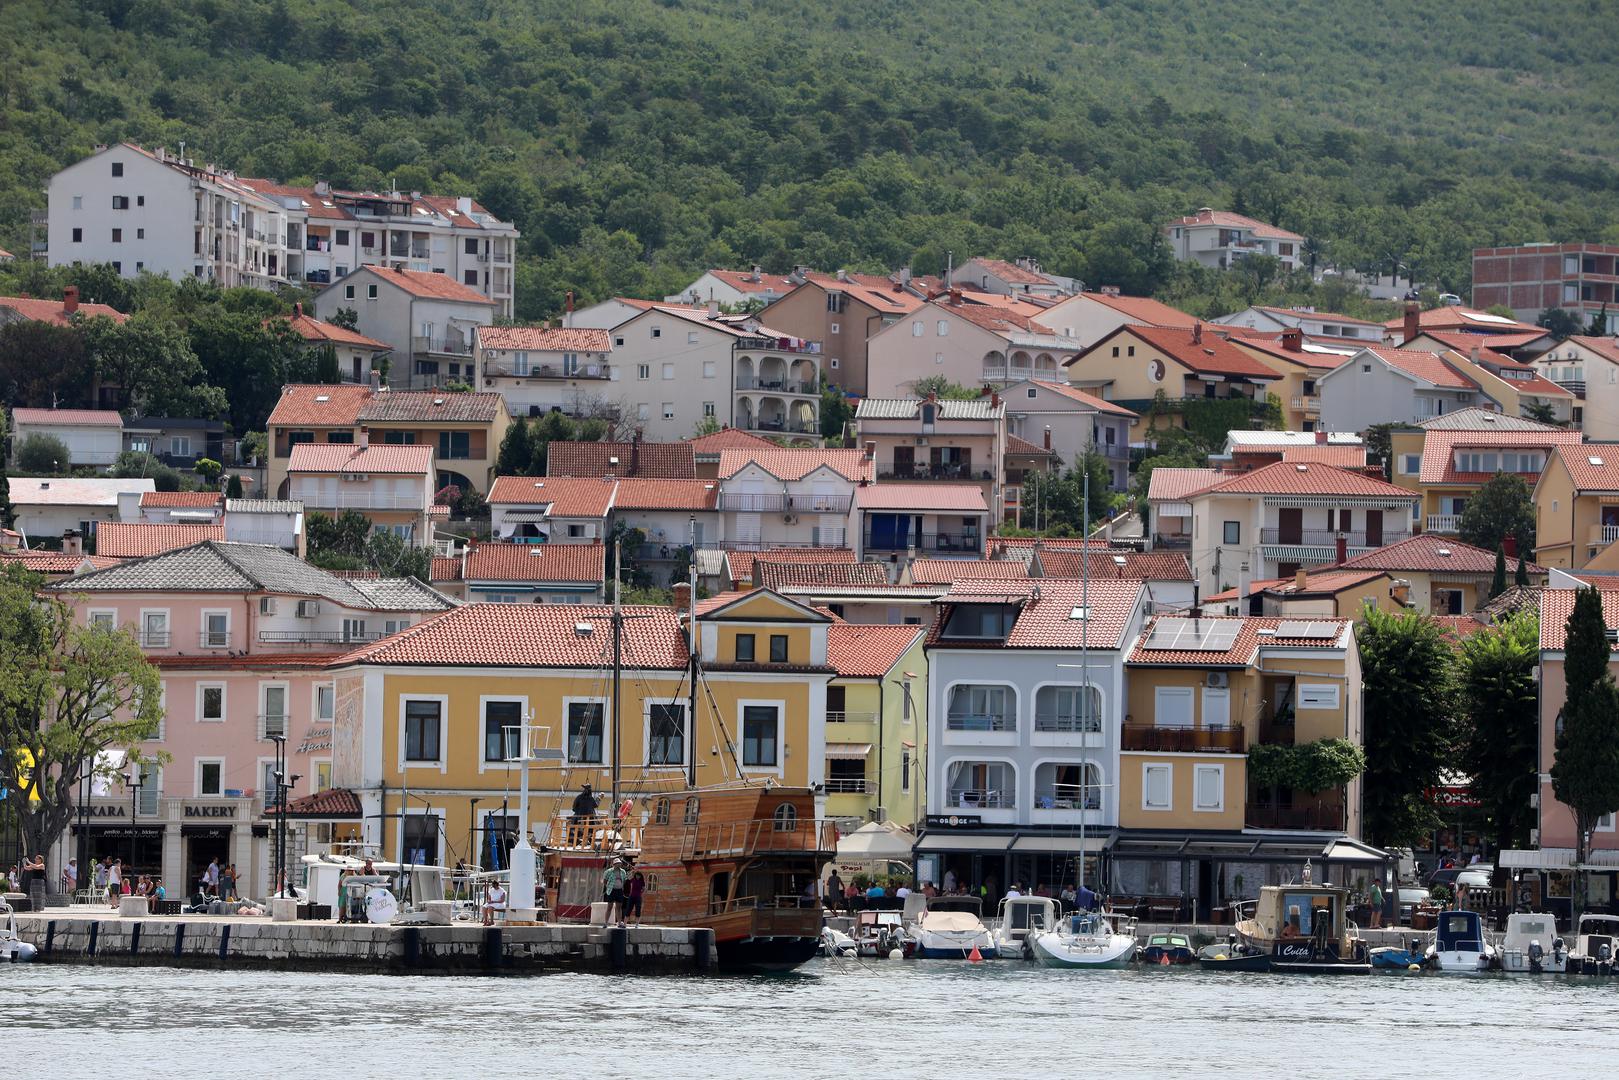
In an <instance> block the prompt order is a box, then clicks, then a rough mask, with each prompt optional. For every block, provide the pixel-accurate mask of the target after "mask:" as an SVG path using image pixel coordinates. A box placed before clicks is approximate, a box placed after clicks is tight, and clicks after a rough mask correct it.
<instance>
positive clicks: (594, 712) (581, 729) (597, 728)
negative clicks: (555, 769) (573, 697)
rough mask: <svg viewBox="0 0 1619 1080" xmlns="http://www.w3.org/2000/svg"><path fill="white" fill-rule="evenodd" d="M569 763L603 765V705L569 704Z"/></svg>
mask: <svg viewBox="0 0 1619 1080" xmlns="http://www.w3.org/2000/svg"><path fill="white" fill-rule="evenodd" d="M568 761H569V762H571V763H575V764H582V765H600V764H602V761H603V758H602V703H601V702H599V701H570V702H568Z"/></svg>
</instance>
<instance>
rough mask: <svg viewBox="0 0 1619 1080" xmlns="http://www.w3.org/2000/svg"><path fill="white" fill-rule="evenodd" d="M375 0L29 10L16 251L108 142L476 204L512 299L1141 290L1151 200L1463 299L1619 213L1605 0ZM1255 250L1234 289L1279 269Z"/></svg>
mask: <svg viewBox="0 0 1619 1080" xmlns="http://www.w3.org/2000/svg"><path fill="white" fill-rule="evenodd" d="M379 10H380V9H378V8H377V7H376V6H375V5H371V4H361V3H358V2H357V0H235V2H231V3H222V2H220V0H81V2H79V3H76V4H72V5H68V4H61V3H52V2H50V0H11V2H10V3H8V4H7V5H6V33H5V35H4V38H3V40H0V70H4V71H5V72H6V79H5V80H4V81H3V83H0V244H3V245H4V246H6V247H9V248H12V249H13V250H16V249H17V248H18V247H19V246H21V245H22V244H23V243H24V242H25V240H26V220H27V218H26V211H27V210H28V209H29V208H31V207H35V206H38V205H39V204H40V195H39V189H40V187H41V185H42V184H43V183H44V182H45V179H46V178H47V177H48V176H49V175H50V173H51V172H52V171H53V170H54V169H56V168H58V167H60V166H61V165H63V164H65V163H67V162H70V161H73V160H75V159H76V158H78V157H80V156H81V155H83V154H84V153H86V152H87V151H88V150H89V149H90V147H91V146H92V145H93V144H94V143H96V142H105V141H110V140H113V139H117V138H128V139H132V140H136V141H139V142H142V143H146V144H151V145H158V144H163V145H167V146H170V147H174V146H176V145H177V144H178V143H179V142H180V141H181V140H185V141H186V143H187V146H188V148H189V150H190V152H191V153H193V154H194V155H195V156H196V157H197V159H198V160H211V161H217V162H221V163H228V164H230V165H232V166H234V167H235V168H236V169H238V170H239V171H240V172H242V173H244V174H248V175H260V176H270V177H275V178H279V179H283V180H288V181H300V180H311V179H315V178H324V179H328V180H331V181H333V182H334V183H338V184H343V185H352V186H382V185H384V184H387V183H389V182H390V181H391V182H392V183H394V184H396V185H397V186H398V187H400V188H402V189H406V190H409V189H420V190H435V191H440V192H444V193H447V194H463V193H466V194H473V195H476V196H477V197H478V198H480V199H481V200H482V201H483V202H484V203H485V204H486V205H487V206H489V207H490V209H492V210H493V211H495V212H496V213H498V214H501V215H502V216H505V217H509V218H511V219H513V220H515V221H516V222H517V223H518V225H519V226H520V227H521V228H522V230H523V233H524V239H523V243H522V255H521V262H520V264H519V268H518V291H517V298H518V304H519V315H520V316H523V317H539V316H543V315H547V314H551V313H554V312H556V311H558V310H560V308H561V305H562V298H563V293H564V292H565V290H567V289H573V290H575V291H576V293H577V295H578V296H579V298H580V299H581V301H583V302H589V301H591V300H595V299H598V298H600V297H602V296H605V295H608V294H610V293H614V292H629V293H639V294H642V295H657V294H662V293H665V292H668V291H671V290H672V289H673V288H675V287H678V286H679V285H681V284H684V282H685V281H686V280H689V279H690V276H691V273H692V271H693V270H695V269H697V268H699V267H702V266H706V265H715V264H731V265H746V264H748V263H753V262H757V263H761V264H764V265H765V266H767V267H769V268H771V269H775V270H780V269H783V268H785V267H786V266H788V265H790V264H792V263H795V262H804V263H810V264H814V265H818V266H821V267H824V268H834V267H839V266H851V267H870V268H875V267H891V266H896V265H899V264H902V263H905V262H907V261H908V262H910V263H911V264H912V265H913V266H914V267H915V268H916V269H917V271H918V272H925V273H931V272H937V271H939V270H941V269H942V268H943V267H944V265H945V261H946V258H947V253H951V252H953V253H954V254H955V256H956V257H957V259H960V258H963V257H965V256H966V255H968V254H973V253H988V254H994V255H1001V256H1007V255H1024V254H1026V255H1032V256H1035V257H1037V258H1039V259H1040V260H1041V261H1042V263H1043V264H1044V265H1045V266H1046V267H1047V268H1048V269H1051V270H1053V271H1056V272H1059V273H1064V274H1072V275H1075V276H1077V277H1080V278H1082V279H1084V280H1086V281H1089V282H1093V283H1104V282H1105V283H1112V284H1118V285H1120V286H1123V287H1124V288H1126V289H1127V290H1129V291H1133V292H1148V291H1152V290H1154V289H1158V288H1160V287H1163V286H1166V285H1169V284H1171V281H1170V270H1169V263H1168V260H1167V257H1166V252H1165V249H1164V246H1163V244H1162V243H1161V242H1160V240H1159V239H1158V238H1159V233H1158V229H1157V226H1159V225H1161V224H1162V223H1163V222H1165V221H1166V220H1168V219H1170V218H1171V217H1173V216H1175V215H1178V214H1181V213H1184V212H1187V211H1190V210H1194V209H1196V208H1197V207H1198V206H1200V205H1213V206H1224V207H1228V208H1231V209H1235V210H1238V211H1242V212H1247V213H1251V214H1253V215H1255V216H1258V217H1263V218H1267V219H1275V220H1277V221H1278V222H1279V223H1280V224H1282V225H1285V226H1287V227H1289V228H1292V229H1294V230H1296V231H1298V232H1300V233H1303V234H1305V235H1306V236H1308V237H1309V238H1310V241H1311V242H1310V244H1308V245H1306V253H1307V256H1308V257H1310V258H1314V259H1318V260H1319V259H1322V258H1325V259H1328V260H1333V261H1336V262H1339V263H1341V264H1344V265H1366V266H1370V265H1374V264H1382V265H1383V266H1385V267H1387V266H1389V265H1392V264H1394V263H1395V262H1401V263H1404V264H1405V265H1406V266H1407V267H1411V268H1414V269H1415V270H1416V272H1417V273H1418V274H1419V276H1422V277H1424V278H1426V279H1427V280H1431V281H1434V282H1436V283H1439V284H1442V285H1444V286H1445V287H1449V288H1452V289H1461V288H1462V287H1464V286H1465V285H1466V279H1467V276H1468V273H1469V265H1468V252H1469V250H1470V249H1471V248H1472V247H1473V246H1475V245H1476V244H1479V243H1494V242H1507V241H1523V240H1532V239H1572V238H1579V239H1590V240H1602V239H1608V240H1612V239H1615V238H1616V236H1615V231H1616V229H1619V226H1615V225H1614V224H1613V222H1615V221H1616V220H1619V212H1616V211H1619V183H1615V177H1614V168H1613V166H1612V161H1613V160H1614V157H1615V155H1616V153H1619V129H1616V128H1615V127H1614V125H1613V124H1612V123H1611V122H1610V120H1609V116H1610V113H1611V108H1610V104H1611V103H1610V100H1609V99H1610V98H1611V94H1610V93H1609V92H1608V90H1607V89H1605V88H1607V87H1611V86H1612V85H1613V78H1612V64H1613V60H1612V54H1611V50H1605V49H1601V48H1599V47H1593V46H1596V45H1597V44H1598V43H1601V42H1604V41H1607V40H1609V39H1610V38H1611V12H1610V11H1608V10H1607V9H1606V8H1605V7H1604V5H1601V4H1595V3H1585V4H1579V5H1555V6H1554V5H1551V4H1547V3H1544V2H1541V3H1530V4H1512V3H1508V2H1507V0H1481V3H1479V4H1475V5H1473V6H1472V7H1470V8H1469V9H1468V11H1467V13H1466V27H1463V26H1462V25H1461V24H1459V23H1458V22H1457V16H1456V13H1455V12H1454V11H1452V10H1451V9H1449V8H1442V7H1439V6H1436V5H1433V4H1414V5H1413V4H1405V5H1372V4H1369V3H1366V2H1364V0H1362V2H1359V3H1351V4H1333V3H1327V2H1325V0H1307V2H1306V3H1304V4H1302V5H1294V6H1293V7H1290V8H1289V9H1288V10H1287V12H1286V17H1285V18H1281V19H1279V18H1277V15H1276V10H1275V8H1274V6H1273V5H1270V4H1266V3H1261V2H1259V0H1222V2H1220V3H1216V4H1208V5H1201V6H1197V5H1193V6H1188V5H1185V4H1179V3H1174V2H1172V0H1094V2H1089V3H1063V4H1052V3H1041V2H1038V0H1009V2H1007V3H1001V4H993V5H991V4H949V5H940V4H925V3H921V2H920V0H898V2H896V3H890V4H885V5H878V6H866V7H853V8H828V7H827V6H826V5H823V4H808V3H794V2H791V0H789V2H787V3H780V2H775V0H772V2H770V3H768V4H764V3H760V4H755V3H752V2H743V3H740V4H739V3H735V2H725V3H722V2H721V0H606V2H604V3H600V4H595V5H591V6H589V7H588V8H583V9H581V8H576V7H571V6H563V5H559V4H556V3H550V2H539V3H534V2H518V0H469V2H452V0H399V2H396V3H393V4H389V5H387V6H386V9H385V11H386V14H385V16H383V15H380V14H379ZM1481 27H1487V28H1488V32H1483V33H1481V32H1467V31H1468V30H1469V29H1471V30H1476V29H1477V28H1481ZM1530 73H1533V74H1530ZM1252 269H1254V270H1255V271H1256V273H1254V274H1250V275H1245V276H1248V277H1250V278H1252V280H1251V281H1249V282H1239V283H1237V284H1238V286H1239V287H1241V288H1243V289H1246V290H1247V291H1249V292H1250V293H1252V294H1253V295H1259V294H1260V293H1261V292H1264V293H1265V294H1266V295H1269V291H1268V290H1269V289H1271V288H1274V285H1267V284H1266V283H1265V282H1263V281H1262V280H1261V278H1262V277H1263V276H1264V274H1263V273H1262V271H1263V269H1264V268H1263V267H1259V266H1256V267H1254V268H1252ZM1231 277H1233V278H1236V277H1238V275H1231Z"/></svg>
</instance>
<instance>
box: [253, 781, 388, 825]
mask: <svg viewBox="0 0 1619 1080" xmlns="http://www.w3.org/2000/svg"><path fill="white" fill-rule="evenodd" d="M363 814H364V811H363V810H362V809H361V807H360V797H359V796H358V795H356V794H354V792H352V791H350V790H349V789H348V788H327V789H326V790H325V791H317V792H315V794H313V795H305V796H304V797H303V798H301V799H291V800H289V801H288V802H287V817H288V818H304V819H329V818H330V819H353V820H355V821H358V820H359V819H360V818H361V817H362V816H363ZM264 816H265V817H279V816H281V812H280V810H278V809H277V808H276V807H274V806H270V807H266V808H265V811H264Z"/></svg>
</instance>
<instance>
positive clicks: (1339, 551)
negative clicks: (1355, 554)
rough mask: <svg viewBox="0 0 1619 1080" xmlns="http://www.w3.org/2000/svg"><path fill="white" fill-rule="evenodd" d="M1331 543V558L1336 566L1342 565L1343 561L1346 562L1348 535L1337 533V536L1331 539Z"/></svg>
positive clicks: (1347, 556)
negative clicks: (1332, 556)
mask: <svg viewBox="0 0 1619 1080" xmlns="http://www.w3.org/2000/svg"><path fill="white" fill-rule="evenodd" d="M1332 545H1333V546H1332V551H1333V555H1334V556H1335V558H1334V559H1333V562H1334V564H1335V565H1337V566H1342V565H1343V564H1344V563H1346V562H1348V561H1349V537H1347V536H1345V535H1344V534H1343V533H1339V534H1338V536H1337V537H1336V538H1335V539H1334V540H1333V542H1332Z"/></svg>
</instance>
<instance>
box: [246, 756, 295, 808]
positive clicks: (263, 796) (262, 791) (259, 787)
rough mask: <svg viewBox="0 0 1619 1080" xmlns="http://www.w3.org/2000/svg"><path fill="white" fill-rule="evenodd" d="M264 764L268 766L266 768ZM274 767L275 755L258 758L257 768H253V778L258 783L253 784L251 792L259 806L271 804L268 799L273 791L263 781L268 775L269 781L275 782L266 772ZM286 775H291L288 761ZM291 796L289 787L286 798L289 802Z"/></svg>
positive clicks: (290, 766)
mask: <svg viewBox="0 0 1619 1080" xmlns="http://www.w3.org/2000/svg"><path fill="white" fill-rule="evenodd" d="M266 766H268V768H266ZM274 769H275V757H274V756H271V757H261V758H259V763H258V766H257V768H256V769H255V771H254V773H253V776H254V778H255V779H256V780H257V781H258V783H257V784H255V785H254V788H255V790H254V792H253V794H254V796H255V797H256V798H257V799H258V803H259V805H260V806H269V805H271V803H270V799H271V798H272V797H273V795H274V794H275V792H274V790H273V789H272V788H271V787H269V786H267V785H266V784H265V783H264V781H265V779H266V778H267V777H268V779H269V780H270V782H271V783H272V784H273V783H274V782H275V778H274V777H273V776H268V774H269V773H270V772H272V771H274ZM286 775H287V776H289V777H290V776H291V775H292V765H291V763H288V765H287V774H286ZM292 797H293V796H292V791H291V790H290V789H289V790H288V791H287V800H288V801H289V802H290V801H291V800H292Z"/></svg>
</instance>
